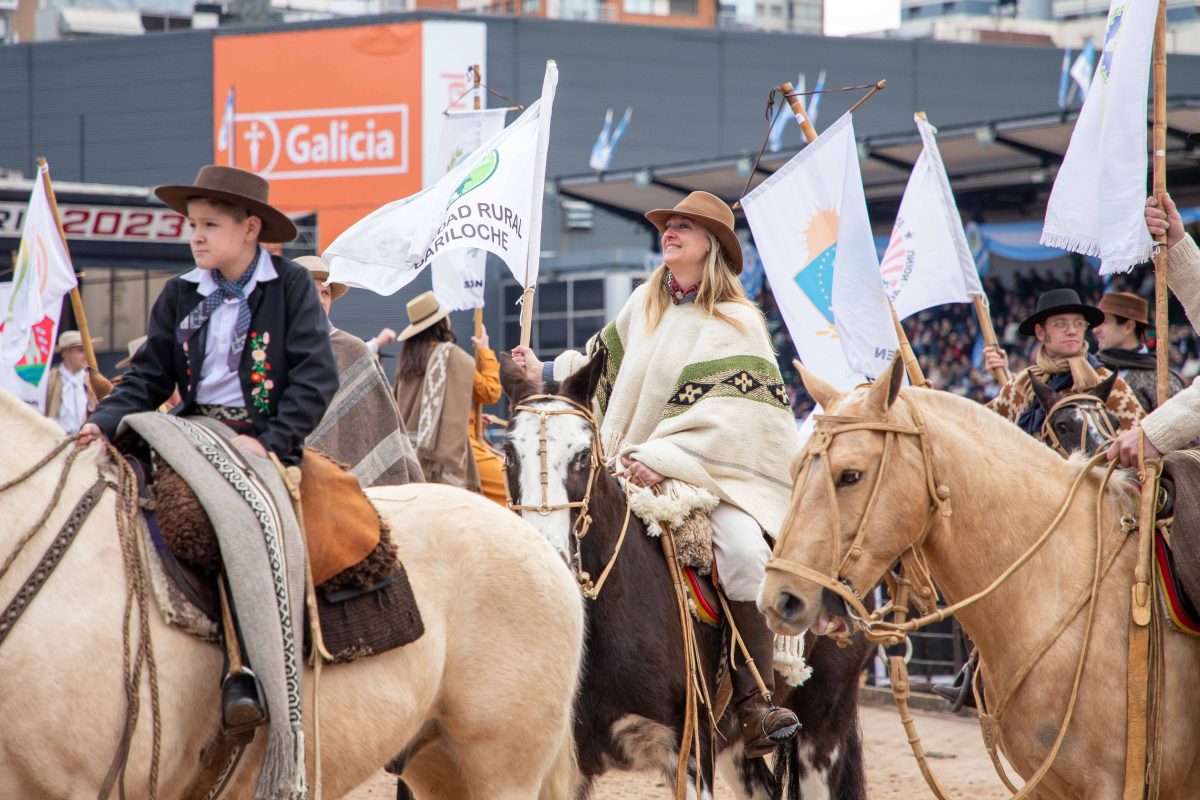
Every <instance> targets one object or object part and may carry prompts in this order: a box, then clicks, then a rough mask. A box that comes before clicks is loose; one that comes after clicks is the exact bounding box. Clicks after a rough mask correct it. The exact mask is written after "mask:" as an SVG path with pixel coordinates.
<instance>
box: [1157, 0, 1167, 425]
mask: <svg viewBox="0 0 1200 800" xmlns="http://www.w3.org/2000/svg"><path fill="white" fill-rule="evenodd" d="M1153 59H1154V60H1153V63H1154V130H1153V136H1154V199H1155V200H1156V201H1157V202H1158V207H1159V208H1163V195H1165V194H1166V193H1167V0H1158V19H1157V20H1156V21H1155V25H1154V56H1153ZM1157 241H1158V242H1159V246H1158V247H1156V248H1155V252H1154V331H1155V340H1156V341H1155V347H1154V351H1155V357H1156V363H1155V368H1156V377H1157V378H1158V381H1157V392H1156V394H1157V398H1158V404H1159V405H1162V404H1163V403H1165V402H1167V398H1168V397H1169V396H1170V387H1169V383H1168V380H1169V375H1170V364H1169V361H1168V357H1169V355H1170V347H1171V337H1170V331H1169V322H1168V320H1167V246H1166V241H1167V237H1166V234H1163V235H1162V236H1160V237H1157Z"/></svg>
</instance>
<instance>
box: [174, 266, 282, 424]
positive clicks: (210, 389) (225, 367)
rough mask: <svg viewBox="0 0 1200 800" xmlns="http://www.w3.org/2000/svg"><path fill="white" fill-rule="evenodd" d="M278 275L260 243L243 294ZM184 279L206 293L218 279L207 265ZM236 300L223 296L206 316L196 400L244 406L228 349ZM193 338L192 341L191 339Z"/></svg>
mask: <svg viewBox="0 0 1200 800" xmlns="http://www.w3.org/2000/svg"><path fill="white" fill-rule="evenodd" d="M278 276H279V275H278V273H277V272H275V265H274V264H273V263H272V262H271V254H270V253H268V252H267V249H266V248H265V247H262V246H261V245H260V246H259V248H258V261H257V264H256V266H255V269H254V275H252V276H251V277H250V280H249V281H248V282H247V283H246V288H245V289H243V290H242V294H243V295H245V296H246V297H249V296H250V293H251V292H253V291H254V287H255V286H257V285H258V282H259V281H269V280H274V279H275V278H277V277H278ZM182 278H183V280H185V281H191V282H192V283H195V284H198V286H197V287H196V291H198V292H199V293H200V294H201V295H202V296H204V297H208V296H209V295H210V294H212V293H213V292H215V291H216V290H217V282H216V281H215V280H213V276H212V273H211V272H209V270H206V269H200V268H198V267H197V268H196V269H194V270H192V271H191V272H189V273H187V274H186V275H183V276H182ZM239 302H240V301H238V300H231V299H229V298H226V299H225V302H223V303H221V305H219V306H217V308H216V309H214V310H213V312H212V314H211V315H210V316H209V318H208V322H207V323H206V324H207V325H208V336H207V340H206V343H205V350H204V363H203V365H202V366H201V368H200V384H199V385H198V386H197V387H196V402H197V403H203V404H204V405H213V406H229V407H231V408H245V407H246V399H245V396H244V395H243V394H242V381H241V378H240V377H238V373H237V370H236V369H230V368H229V352H230V351H231V350H232V349H233V333H234V329H235V328H236V327H237V312H238V303H239ZM192 341H195V339H193V340H192ZM247 345H248V343H247Z"/></svg>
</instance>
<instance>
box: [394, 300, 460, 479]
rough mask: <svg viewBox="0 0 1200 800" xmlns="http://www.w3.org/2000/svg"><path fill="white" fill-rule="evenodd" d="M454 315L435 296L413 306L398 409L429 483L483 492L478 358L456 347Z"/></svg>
mask: <svg viewBox="0 0 1200 800" xmlns="http://www.w3.org/2000/svg"><path fill="white" fill-rule="evenodd" d="M449 316H450V312H449V311H448V310H446V309H444V308H442V307H441V305H440V304H439V303H438V301H437V298H436V297H435V296H434V294H433V292H424V293H422V294H419V295H417V296H416V297H414V298H413V299H412V300H410V301H409V302H408V321H409V325H408V327H407V328H405V329H404V330H403V331H401V332H400V337H399V339H400V341H401V342H403V346H402V348H401V350H400V364H399V366H398V367H397V369H396V405H397V406H398V407H399V408H400V416H401V417H403V418H404V424H405V426H406V427H407V428H408V435H409V438H410V439H411V440H412V443H413V447H415V448H416V451H417V460H418V461H420V463H421V471H422V472H424V473H425V480H427V481H430V482H432V483H446V484H449V485H451V486H460V487H462V488H464V489H470V490H471V491H473V492H477V491H479V471H478V469H477V467H476V464H475V456H474V453H473V452H472V450H471V442H470V440H469V439H468V436H467V429H468V423H469V419H470V413H471V401H472V394H473V388H474V382H475V359H474V358H472V357H471V356H470V354H469V353H467V351H465V350H463V349H462V348H461V347H458V346H457V345H456V344H455V342H456V341H457V337H455V335H454V331H453V330H452V329H451V328H450V319H449ZM472 341H476V347H478V346H479V343H478V341H477V340H475V339H474V337H472Z"/></svg>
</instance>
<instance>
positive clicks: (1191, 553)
mask: <svg viewBox="0 0 1200 800" xmlns="http://www.w3.org/2000/svg"><path fill="white" fill-rule="evenodd" d="M1162 486H1163V488H1164V489H1165V490H1166V496H1167V504H1166V507H1165V508H1163V509H1161V510H1160V512H1159V516H1160V518H1163V517H1171V518H1172V521H1171V526H1170V535H1169V537H1167V538H1162V537H1160V538H1159V540H1158V541H1157V542H1156V547H1155V560H1156V562H1157V564H1158V572H1159V577H1160V581H1161V585H1162V587H1163V593H1164V600H1165V602H1166V604H1167V610H1168V612H1169V613H1170V615H1171V618H1172V621H1173V622H1174V623H1175V625H1177V626H1178V627H1180V628H1181V629H1182V630H1184V631H1185V632H1188V633H1192V634H1193V635H1200V613H1197V601H1200V450H1179V451H1176V452H1174V453H1168V454H1167V455H1166V457H1165V458H1163V477H1162Z"/></svg>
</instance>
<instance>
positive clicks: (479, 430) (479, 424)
mask: <svg viewBox="0 0 1200 800" xmlns="http://www.w3.org/2000/svg"><path fill="white" fill-rule="evenodd" d="M482 84H483V76H482V75H481V74H480V72H479V65H478V64H472V65H471V88H472V89H473V90H474V94H475V99H474V106H475V110H476V111H479V110H480V106H481V105H483V101H482V98H481V97H480V96H479V88H480V86H481V85H482ZM481 336H483V306H480V307H479V308H476V309H475V338H476V339H478V338H480V337H481ZM475 366H476V367H477V368H478V367H479V351H478V350H476V351H475ZM475 439H476V441H483V404H482V403H476V404H475Z"/></svg>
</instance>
